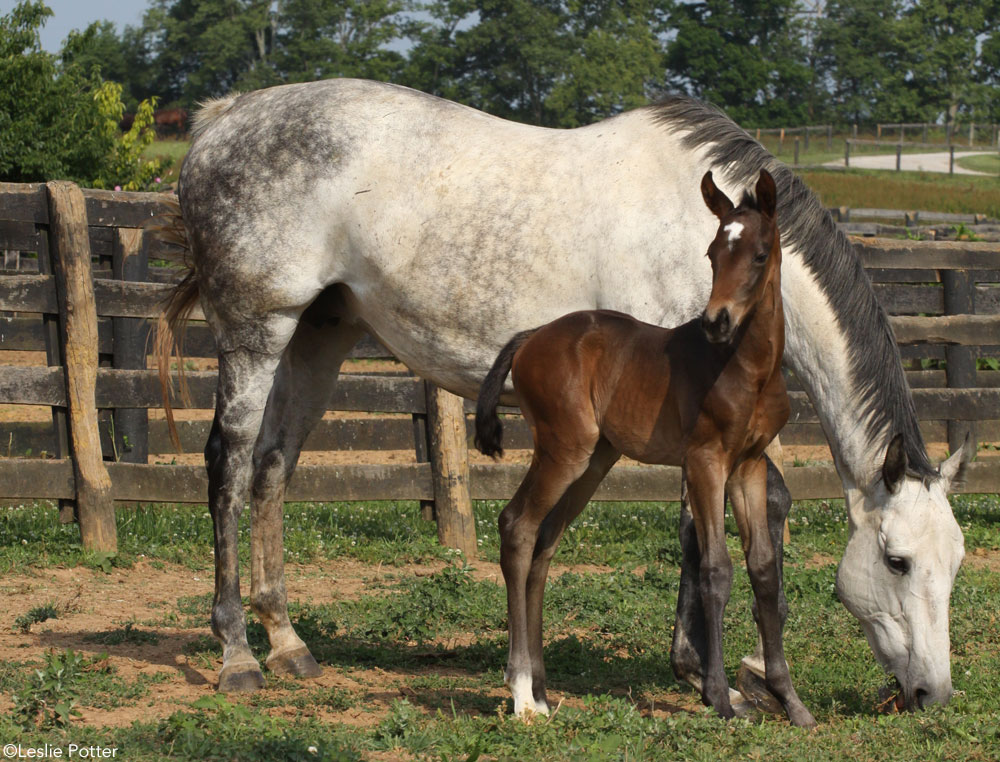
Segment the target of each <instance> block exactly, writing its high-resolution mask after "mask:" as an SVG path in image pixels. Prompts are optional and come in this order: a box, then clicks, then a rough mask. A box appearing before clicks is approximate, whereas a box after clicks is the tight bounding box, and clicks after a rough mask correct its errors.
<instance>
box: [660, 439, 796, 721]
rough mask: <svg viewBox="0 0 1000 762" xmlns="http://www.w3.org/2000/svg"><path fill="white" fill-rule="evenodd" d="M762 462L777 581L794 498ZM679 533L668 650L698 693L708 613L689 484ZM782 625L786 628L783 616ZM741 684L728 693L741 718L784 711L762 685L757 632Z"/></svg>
mask: <svg viewBox="0 0 1000 762" xmlns="http://www.w3.org/2000/svg"><path fill="white" fill-rule="evenodd" d="M764 459H765V460H766V461H767V523H768V529H769V531H770V534H771V538H772V540H773V541H774V542H775V549H776V555H777V561H778V578H779V580H780V579H781V570H782V540H783V536H784V526H785V518H786V517H787V516H788V511H789V509H790V508H791V505H792V496H791V495H790V494H789V492H788V488H787V487H786V486H785V481H784V479H783V478H782V477H781V472H780V471H778V468H777V466H775V465H774V463H772V462H771V461H770V459H769V458H768V457H767V456H766V455H765V456H764ZM679 534H680V544H681V582H680V590H679V591H678V593H677V617H676V620H675V622H674V637H673V643H672V644H671V646H670V664H671V666H672V667H673V670H674V675H675V676H676V677H677V679H678V680H683V681H684V682H686V683H688V684H689V685H691V686H692V687H693V688H694V689H695V690H696V691H698V692H699V693H700V692H701V690H702V674H703V670H704V663H705V658H706V651H705V648H706V643H705V611H704V609H703V608H702V605H701V595H700V593H699V592H698V591H699V579H698V569H699V566H700V565H701V554H700V553H699V552H698V537H697V535H696V533H695V527H694V519H692V517H691V509H690V506H689V505H688V499H687V482H686V481H685V482H683V483H682V484H681V516H680V528H679ZM775 538H776V539H775ZM784 600H785V597H784V590H782V591H781V601H782V609H781V610H782V611H783V612H785V613H787V606H786V605H784ZM753 611H754V618H755V619H756V618H757V606H756V603H754V607H753ZM782 624H784V618H782ZM755 676H759V679H756V680H755V679H754V677H755ZM737 681H738V685H739V689H740V690H739V691H735V690H732V689H730V691H729V700H730V702H731V703H732V706H733V711H735V712H736V714H737V715H743V714H746V713H747V712H748V711H750V710H751V709H752V708H753V707H757V708H758V709H766V710H770V711H775V712H778V711H781V705H780V703H779V702H778V700H777V699H776V698H775V697H773V696H772V695H771V694H770V693H769V692H768V690H767V688H766V686H765V685H764V643H763V640H761V638H760V635H759V633H758V638H757V649H756V651H755V652H754V654H753V656H747V657H745V658H744V659H743V661H742V663H741V665H740V673H739V676H738V677H737ZM748 699H749V701H748Z"/></svg>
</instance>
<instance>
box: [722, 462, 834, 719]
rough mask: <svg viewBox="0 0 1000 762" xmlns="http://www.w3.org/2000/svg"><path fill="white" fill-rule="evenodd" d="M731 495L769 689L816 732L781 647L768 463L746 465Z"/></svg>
mask: <svg viewBox="0 0 1000 762" xmlns="http://www.w3.org/2000/svg"><path fill="white" fill-rule="evenodd" d="M728 491H729V498H730V500H731V501H732V504H733V516H734V517H735V518H736V524H737V526H738V527H739V530H740V538H741V540H742V541H743V552H744V555H745V556H746V561H747V572H748V573H749V575H750V584H751V585H752V587H753V593H754V599H755V600H756V603H757V611H758V622H757V624H758V627H759V631H760V635H761V637H762V639H763V641H764V665H765V683H766V686H767V689H768V690H769V691H770V692H771V693H773V694H774V695H775V696H777V697H778V700H779V701H780V702H781V704H782V706H783V707H784V708H785V711H786V712H787V713H788V719H789V720H790V721H791V723H792V724H793V725H798V726H801V727H813V726H815V724H816V720H814V719H813V716H812V715H811V714H810V713H809V710H808V709H806V707H805V705H804V704H803V703H802V701H801V700H800V699H799V697H798V695H797V694H796V693H795V688H794V687H793V686H792V678H791V675H790V674H789V672H788V664H787V662H786V661H785V653H784V646H783V644H782V641H781V630H782V616H781V613H780V593H781V580H780V577H779V575H778V563H777V559H776V557H775V547H774V543H773V542H772V539H771V534H770V532H769V529H768V521H767V505H766V503H767V466H766V465H765V463H764V461H763V459H756V460H752V461H746V462H744V463H742V464H740V465H739V466H738V467H737V469H736V471H735V472H734V473H733V475H732V476H731V477H730V479H729V484H728Z"/></svg>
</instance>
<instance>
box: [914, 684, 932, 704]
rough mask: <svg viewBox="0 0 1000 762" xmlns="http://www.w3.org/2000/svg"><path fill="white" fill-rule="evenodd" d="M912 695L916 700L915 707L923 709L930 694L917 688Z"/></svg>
mask: <svg viewBox="0 0 1000 762" xmlns="http://www.w3.org/2000/svg"><path fill="white" fill-rule="evenodd" d="M914 695H915V696H916V699H917V706H918V707H919V708H920V709H923V708H924V705H925V704H926V703H928V701H927V699H928V698H929V697H930V695H931V694H930V692H929V691H927V690H925V689H923V688H917V690H916V691H915V693H914Z"/></svg>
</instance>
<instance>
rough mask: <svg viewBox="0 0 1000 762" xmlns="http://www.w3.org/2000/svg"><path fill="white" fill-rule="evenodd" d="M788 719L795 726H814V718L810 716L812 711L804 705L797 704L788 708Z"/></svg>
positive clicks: (810, 727) (808, 727)
mask: <svg viewBox="0 0 1000 762" xmlns="http://www.w3.org/2000/svg"><path fill="white" fill-rule="evenodd" d="M788 721H789V722H790V723H792V725H794V726H795V727H797V728H807V729H812V728H814V727H816V719H815V718H814V717H813V716H812V713H811V712H810V711H809V710H808V709H806V708H805V707H804V706H799V707H794V708H792V709H789V710H788Z"/></svg>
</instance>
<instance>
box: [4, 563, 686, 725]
mask: <svg viewBox="0 0 1000 762" xmlns="http://www.w3.org/2000/svg"><path fill="white" fill-rule="evenodd" d="M206 552H208V551H207V550H206ZM444 565H445V564H444V562H432V563H424V564H410V565H409V566H406V567H402V568H401V567H395V566H394V567H391V568H383V567H382V566H381V565H377V566H371V565H369V564H364V563H361V562H359V561H354V560H336V561H329V562H324V563H322V564H307V565H293V564H289V565H288V566H287V567H286V575H287V585H288V595H289V600H290V601H295V600H299V601H308V602H310V603H314V604H323V603H329V602H333V601H336V600H345V599H354V598H358V597H359V596H362V595H369V594H371V595H384V594H385V589H384V587H383V585H384V580H385V577H386V576H387V575H392V576H403V575H408V574H409V575H415V576H429V575H431V574H433V573H435V572H437V571H439V570H440V569H441V568H443V567H444ZM472 566H473V568H472V573H473V575H474V576H475V577H476V578H477V579H481V580H490V581H493V582H495V583H496V584H498V585H500V584H503V578H502V575H501V573H500V567H499V566H498V565H497V564H492V563H487V562H482V561H479V562H475V563H474V564H473V565H472ZM156 567H162V568H156ZM610 571H612V570H611V569H609V568H606V567H601V566H595V565H593V564H579V565H569V566H560V567H557V568H554V569H553V570H552V575H553V576H559V575H560V574H565V573H566V572H577V573H595V572H596V573H604V572H610ZM637 573H641V570H639V571H637ZM212 591H213V581H212V574H211V571H205V572H195V571H191V570H189V569H186V568H184V567H181V566H176V565H171V564H162V563H157V564H156V565H155V566H154V564H152V563H150V562H148V561H139V562H138V563H136V564H135V566H134V567H133V568H131V569H113V570H112V572H111V574H104V573H102V572H99V571H93V570H90V569H85V568H71V569H62V568H54V569H43V570H33V571H30V572H25V573H15V574H9V575H7V576H6V577H5V578H4V579H3V580H2V582H0V595H2V596H3V599H4V603H5V605H4V612H5V613H4V614H3V615H2V616H0V661H2V662H3V663H6V664H9V665H17V664H21V663H25V662H40V661H41V659H42V657H43V656H44V654H45V652H46V651H47V650H49V649H57V650H62V649H66V648H72V649H73V650H74V651H78V652H82V653H84V654H86V655H88V656H89V657H91V658H94V657H97V656H98V655H100V654H107V664H108V665H110V666H111V667H113V668H114V670H115V672H116V674H117V675H118V676H119V677H120V678H121V679H123V680H124V681H126V682H128V683H132V682H134V681H135V680H137V679H139V676H140V675H147V676H152V675H164V676H165V677H162V678H160V681H158V682H154V683H152V684H151V685H150V686H149V692H148V693H147V694H146V695H145V696H143V697H142V698H140V699H138V700H136V701H135V702H133V703H131V704H126V705H124V706H120V707H116V708H113V709H95V708H85V709H83V710H82V711H83V717H82V722H84V723H85V724H87V725H90V726H96V727H108V726H115V727H120V726H127V725H130V724H131V723H132V722H133V721H135V720H143V721H149V720H155V719H160V718H163V717H166V716H169V715H170V714H172V713H173V712H175V711H178V709H180V708H182V707H183V706H184V705H185V704H187V703H189V702H191V701H193V700H196V699H198V698H200V697H202V696H208V695H211V694H213V693H214V692H215V686H216V684H217V680H218V670H219V668H220V667H221V658H217V659H214V660H213V661H212V663H206V660H205V657H204V656H203V655H194V656H191V655H189V654H188V653H186V647H187V650H188V651H190V650H192V649H191V648H190V647H189V644H190V643H192V642H194V641H197V640H199V639H202V638H204V637H210V636H211V632H210V629H209V627H208V626H207V624H206V625H205V626H204V627H192V628H185V627H176V626H167V625H165V624H162V622H163V620H164V617H165V615H166V614H167V613H168V612H172V611H176V608H177V602H178V599H179V598H182V597H185V596H202V595H210V594H211V593H212ZM48 603H54V604H55V605H56V607H57V609H58V610H59V612H60V613H59V617H58V618H56V619H48V620H46V621H44V622H41V623H36V624H33V625H32V626H31V629H30V631H29V632H27V633H21V632H20V631H18V630H16V629H15V628H14V619H15V618H16V617H17V616H19V615H22V614H24V613H25V612H27V611H28V610H30V609H32V608H34V607H36V606H42V605H45V604H48ZM126 622H133V623H135V624H134V626H135V627H136V628H137V629H140V630H142V631H143V632H152V633H154V634H155V635H156V636H157V637H158V641H157V642H156V643H148V642H146V643H141V642H123V643H120V644H118V645H107V644H101V643H97V642H94V641H93V637H94V636H95V635H99V634H101V633H106V632H108V631H111V630H115V629H118V628H121V627H122V626H123V625H124V624H125V623H126ZM158 623H159V624H158ZM473 638H474V636H473V635H472V634H461V635H459V636H457V637H454V638H450V639H449V640H448V644H450V646H451V647H458V646H462V645H466V644H467V643H469V642H472V640H473ZM452 673H453V674H455V675H456V676H462V675H465V674H466V673H465V672H463V671H462V670H456V669H453V668H449V667H447V666H442V665H433V666H428V667H414V668H412V669H410V670H406V671H404V670H400V669H399V668H395V669H393V670H392V671H387V670H383V669H380V668H377V667H375V668H371V667H359V668H345V667H343V666H338V667H336V668H334V667H324V669H323V674H322V675H321V676H320V677H318V678H315V679H314V680H309V681H308V682H306V681H303V682H302V686H303V687H307V688H309V689H310V690H312V689H316V688H331V689H332V688H337V689H340V690H343V691H347V692H348V693H349V694H351V695H352V696H363V701H362V702H354V703H355V706H353V707H351V708H349V709H346V710H342V711H338V710H334V709H331V708H329V707H307V708H301V707H295V706H292V705H291V703H290V702H291V700H292V698H293V696H292V694H293V691H291V690H289V689H288V688H287V687H285V688H283V687H273V684H274V683H275V682H277V681H275V680H274V678H273V676H269V675H268V674H267V673H266V672H265V675H266V676H267V679H268V685H269V687H265V688H264V689H263V691H262V692H260V693H258V694H254V696H253V699H252V700H254V701H257V700H259V699H261V698H262V699H264V701H265V702H266V703H267V704H269V705H273V706H272V707H271V708H269V709H267V710H266V711H268V712H269V713H271V714H273V715H275V716H288V717H292V716H303V715H312V716H316V717H318V718H319V719H321V720H323V721H328V722H342V723H346V724H350V725H357V726H365V727H370V726H374V725H376V724H378V723H379V722H380V721H381V720H382V719H383V718H384V717H385V716H386V714H387V713H388V712H389V710H390V707H391V705H392V702H393V701H395V700H396V699H399V698H401V697H405V696H412V695H413V689H412V688H410V687H409V686H408V685H407V683H408V680H410V679H412V678H414V677H418V676H420V675H423V674H433V675H438V676H447V675H449V674H452ZM285 685H287V682H286V683H285ZM485 695H486V696H488V697H492V698H495V699H496V704H497V705H498V706H499V705H500V704H502V703H503V702H504V701H505V700H506V699H507V697H508V695H509V694H508V691H507V689H506V688H505V687H504V686H503V685H502V684H500V683H499V682H498V684H497V685H496V686H494V687H492V688H490V689H488V690H487V691H486V693H485ZM231 699H232V700H234V701H241V700H251V699H249V698H248V697H246V696H244V697H240V696H234V697H231ZM653 699H654V700H653V702H652V703H651V704H650V705H648V706H644V707H642V711H644V712H652V713H653V714H654V715H657V716H659V715H660V714H664V713H669V712H673V711H677V710H678V709H680V708H684V709H697V707H698V706H699V704H698V702H697V699H696V697H695V695H694V693H693V692H691V693H676V694H675V693H672V692H671V693H669V694H667V693H665V694H664V695H663V696H655V697H653ZM550 700H551V701H552V702H553V703H554V704H558V703H559V702H560V701H565V702H566V703H567V705H570V706H572V705H575V704H577V703H580V702H582V700H581V699H579V698H577V697H575V696H564V695H562V694H561V693H559V692H558V691H550ZM0 703H2V704H3V706H2V707H0V708H2V709H5V708H7V702H6V701H4V702H0ZM359 704H360V706H359ZM581 705H582V704H581Z"/></svg>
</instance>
